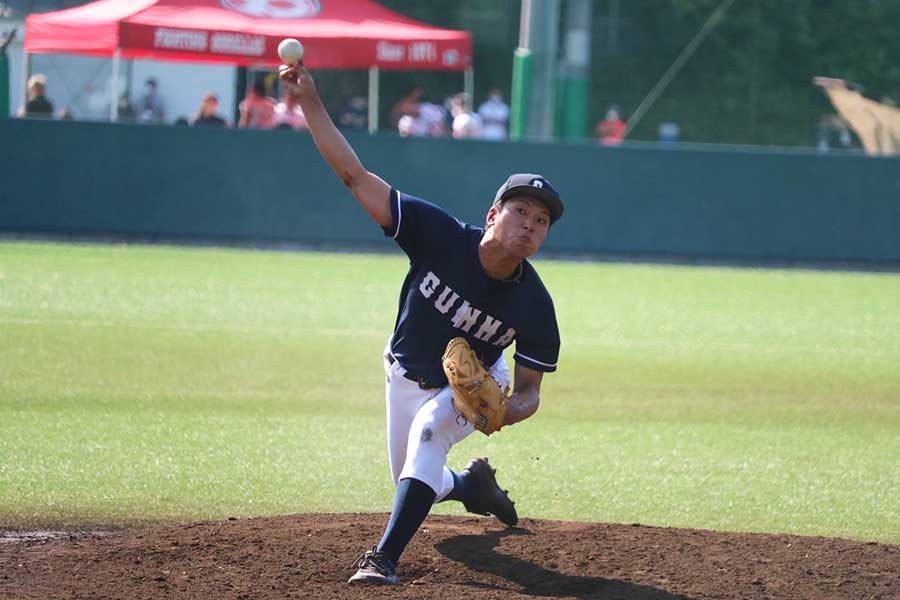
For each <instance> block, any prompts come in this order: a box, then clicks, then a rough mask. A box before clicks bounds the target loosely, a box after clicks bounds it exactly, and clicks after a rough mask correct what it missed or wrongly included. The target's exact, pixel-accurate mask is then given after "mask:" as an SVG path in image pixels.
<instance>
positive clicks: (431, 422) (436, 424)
mask: <svg viewBox="0 0 900 600" xmlns="http://www.w3.org/2000/svg"><path fill="white" fill-rule="evenodd" d="M432 404H433V403H431V402H429V403H428V404H426V405H425V406H423V407H422V410H420V411H419V412H418V414H416V418H415V419H414V420H413V426H412V428H411V429H410V436H411V437H412V436H415V437H416V439H417V441H418V443H419V445H420V446H436V447H438V448H441V449H444V451H445V452H446V451H447V450H449V449H450V446H452V445H453V443H454V442H455V441H456V438H457V437H458V436H457V435H456V433H455V431H454V428H455V427H457V424H456V422H455V420H453V419H452V418H448V415H446V414H444V413H443V411H441V410H439V407H437V406H436V403H434V404H435V406H430V405H432Z"/></svg>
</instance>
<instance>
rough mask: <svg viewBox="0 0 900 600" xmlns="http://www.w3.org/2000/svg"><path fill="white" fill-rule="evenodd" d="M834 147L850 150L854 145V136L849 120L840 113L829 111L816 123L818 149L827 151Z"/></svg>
mask: <svg viewBox="0 0 900 600" xmlns="http://www.w3.org/2000/svg"><path fill="white" fill-rule="evenodd" d="M834 147H837V148H840V149H843V150H849V149H850V148H852V147H853V136H852V135H851V134H850V127H849V126H848V124H847V121H845V120H844V119H843V118H841V116H840V115H836V114H834V113H828V114H824V115H822V116H821V117H820V118H819V122H818V123H817V124H816V149H817V150H818V151H819V152H821V153H825V152H828V151H829V150H831V149H832V148H834Z"/></svg>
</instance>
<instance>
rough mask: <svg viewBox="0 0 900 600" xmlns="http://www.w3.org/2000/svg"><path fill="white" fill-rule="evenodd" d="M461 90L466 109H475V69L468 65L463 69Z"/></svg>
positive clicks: (470, 110) (471, 110)
mask: <svg viewBox="0 0 900 600" xmlns="http://www.w3.org/2000/svg"><path fill="white" fill-rule="evenodd" d="M463 92H464V93H465V94H466V104H467V105H468V106H466V110H468V111H469V112H473V111H474V110H475V69H474V68H473V67H472V66H471V65H470V66H468V67H466V70H465V71H463Z"/></svg>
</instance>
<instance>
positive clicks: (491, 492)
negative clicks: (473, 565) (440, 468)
mask: <svg viewBox="0 0 900 600" xmlns="http://www.w3.org/2000/svg"><path fill="white" fill-rule="evenodd" d="M496 472H497V469H493V468H491V465H490V464H488V459H486V458H473V459H472V460H470V461H469V464H468V465H466V468H465V469H463V471H462V473H460V475H462V476H463V477H465V478H466V486H471V488H470V489H471V492H470V493H467V494H466V495H467V496H469V500H468V501H467V502H463V504H464V505H465V507H466V510H467V511H469V512H471V513H475V514H478V515H494V516H495V517H497V519H498V520H499V521H500V522H501V523H503V524H504V525H506V526H507V527H513V526H514V525H515V524H516V523H518V522H519V515H517V514H516V503H515V502H513V501H512V500H510V499H509V492H508V491H507V490H501V489H500V486H499V485H497V479H496V477H494V474H495V473H496Z"/></svg>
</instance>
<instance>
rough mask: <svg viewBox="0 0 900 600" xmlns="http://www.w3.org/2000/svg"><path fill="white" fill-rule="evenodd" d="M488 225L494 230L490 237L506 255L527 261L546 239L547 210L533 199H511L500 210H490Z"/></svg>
mask: <svg viewBox="0 0 900 600" xmlns="http://www.w3.org/2000/svg"><path fill="white" fill-rule="evenodd" d="M491 212H493V213H494V214H493V215H492V214H491ZM488 225H492V226H493V227H494V237H496V238H497V239H498V240H499V241H500V243H501V244H503V247H504V248H505V249H506V251H507V252H508V253H509V254H511V255H513V256H518V257H520V258H527V257H529V256H532V255H533V254H534V253H535V252H537V251H538V248H540V247H541V244H542V243H544V238H546V237H547V231H548V230H549V228H550V211H549V210H547V206H546V205H545V204H544V203H543V202H541V201H540V200H538V199H536V198H531V197H529V196H514V197H512V198H510V199H508V200H506V201H505V202H504V203H503V204H502V205H501V206H500V210H497V209H496V208H491V211H490V212H488Z"/></svg>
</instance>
